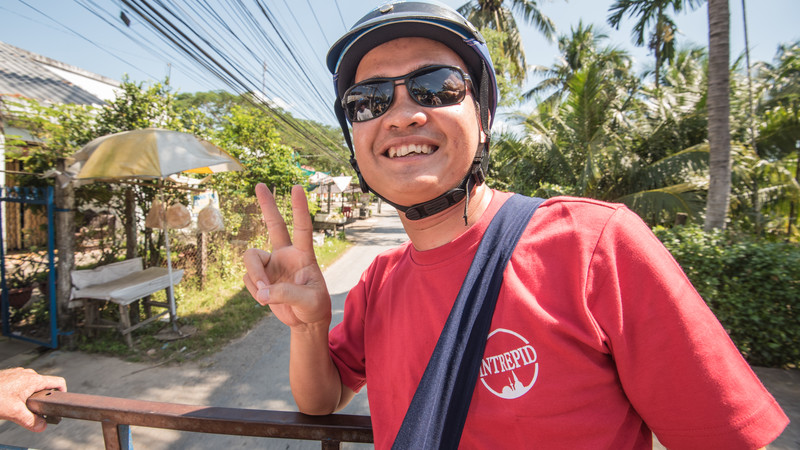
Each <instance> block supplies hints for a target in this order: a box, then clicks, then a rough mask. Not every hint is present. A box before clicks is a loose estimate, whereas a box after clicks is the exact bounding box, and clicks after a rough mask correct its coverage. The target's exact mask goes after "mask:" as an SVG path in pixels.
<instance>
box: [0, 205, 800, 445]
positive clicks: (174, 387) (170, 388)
mask: <svg viewBox="0 0 800 450" xmlns="http://www.w3.org/2000/svg"><path fill="white" fill-rule="evenodd" d="M347 234H348V238H350V239H352V240H353V241H355V242H356V243H357V244H358V245H356V246H354V247H352V248H351V249H350V250H349V251H348V252H347V253H346V254H345V255H344V256H343V257H342V258H341V259H339V260H338V261H337V262H336V263H334V264H333V265H331V266H330V267H328V268H325V279H326V282H327V284H328V289H329V290H330V292H331V295H332V299H333V320H334V323H338V322H339V321H341V318H342V313H343V309H344V308H343V305H344V298H345V296H346V294H347V291H348V290H349V289H350V288H351V287H352V286H353V285H355V283H356V281H357V280H358V277H359V276H360V274H361V272H362V271H363V270H364V269H365V268H366V267H367V265H368V264H369V263H370V262H371V261H372V259H373V258H374V257H375V255H377V254H378V253H380V252H382V251H384V250H385V249H387V248H389V247H393V246H396V245H398V244H400V243H402V242H404V241H405V240H406V239H407V238H406V235H405V233H404V232H403V230H402V227H401V225H400V221H399V220H398V219H397V216H396V214H395V213H394V211H393V210H392V209H391V208H389V207H386V206H384V207H383V208H382V214H375V215H373V217H371V218H370V219H366V220H363V221H359V222H356V224H353V225H351V226H348V228H347ZM253 307H254V308H257V307H258V306H257V305H256V304H255V303H254V306H253ZM17 342H18V341H14V343H9V342H8V341H0V347H3V346H7V345H21V344H17ZM0 353H2V352H0ZM36 356H37V354H36V352H34V351H28V352H27V353H22V354H21V355H18V357H16V358H11V359H5V360H0V369H2V368H5V367H13V366H18V365H24V366H26V367H32V368H34V369H36V370H38V371H40V372H44V373H48V374H55V375H61V376H63V377H65V378H66V379H67V384H68V386H69V389H70V391H73V392H79V393H84V394H95V395H107V396H113V397H122V398H136V399H142V400H154V401H164V402H174V403H184V404H192V405H213V406H227V407H237V408H253V409H270V410H286V411H294V410H296V408H295V406H294V402H293V400H292V396H291V392H290V390H289V384H288V360H289V358H288V333H287V329H286V327H285V326H284V325H283V324H281V323H280V322H279V321H278V320H277V319H275V318H274V317H267V318H265V319H264V320H262V321H261V322H260V323H259V325H258V326H257V327H256V328H255V329H254V330H253V331H251V332H250V333H249V334H247V335H246V336H244V337H243V338H241V339H240V340H238V341H236V342H233V343H231V344H230V345H229V346H228V347H226V348H225V349H224V350H223V351H221V352H220V353H218V354H216V355H213V356H211V357H208V358H206V359H203V360H201V361H198V362H195V363H185V364H181V365H180V366H157V367H152V366H150V365H147V364H141V363H130V362H124V361H120V360H118V359H116V358H107V357H101V356H97V355H87V354H83V353H79V352H60V351H55V352H49V353H46V354H44V355H43V356H39V357H36ZM0 359H2V358H0ZM755 370H756V373H757V374H758V375H759V377H760V378H761V379H762V381H763V382H764V384H765V385H766V386H767V388H768V389H769V390H770V392H772V394H773V395H775V396H776V398H778V401H779V402H781V404H782V406H783V408H784V410H785V411H786V412H787V414H789V416H790V417H791V418H792V419H793V423H792V424H790V426H789V429H787V430H786V431H785V432H784V433H783V435H781V437H780V438H779V439H778V441H776V442H775V443H774V444H773V445H771V446H769V448H770V449H771V450H789V449H798V448H800V370H791V371H788V370H779V369H764V368H755ZM343 412H344V413H347V414H369V408H368V406H367V399H366V391H363V392H362V393H361V394H359V395H357V396H356V398H355V399H354V401H353V402H352V403H351V404H350V405H348V407H347V408H345V410H344V411H343ZM133 442H134V446H135V448H139V449H153V450H159V449H167V448H172V449H184V448H187V449H188V448H191V449H212V448H213V449H219V448H260V449H261V448H267V449H279V448H280V449H306V448H308V449H318V448H319V443H316V442H301V441H281V440H266V439H255V438H245V437H237V436H216V435H206V434H193V433H179V432H174V431H168V430H155V429H146V428H134V429H133ZM2 444H7V445H16V446H26V447H31V448H41V449H74V448H81V449H101V448H103V442H102V434H101V429H100V425H99V424H97V423H94V422H83V421H78V420H69V419H65V420H64V421H62V422H61V423H60V424H59V425H56V426H51V427H50V428H49V429H48V430H47V431H46V432H44V433H40V434H36V433H31V432H28V431H26V430H24V429H22V428H20V427H17V426H16V425H13V424H11V423H4V422H0V448H2ZM343 447H345V448H370V447H371V446H357V445H351V446H349V447H348V446H347V445H343ZM654 448H655V449H660V448H663V447H660V446H658V444H656V445H655V446H654Z"/></svg>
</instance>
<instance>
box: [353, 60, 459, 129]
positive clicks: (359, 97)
mask: <svg viewBox="0 0 800 450" xmlns="http://www.w3.org/2000/svg"><path fill="white" fill-rule="evenodd" d="M400 79H403V80H404V81H405V85H406V88H407V89H408V93H409V94H410V95H411V97H412V98H413V99H414V101H416V102H417V103H419V104H420V105H422V106H431V107H433V106H449V105H455V104H456V103H459V102H461V101H462V100H464V97H465V96H466V94H467V83H466V81H465V80H464V75H463V74H462V73H461V72H460V71H459V70H458V69H456V68H454V67H430V68H425V69H421V70H419V71H415V72H412V73H411V74H409V75H406V76H404V77H397V78H390V79H383V80H375V81H366V82H364V83H362V84H357V85H355V86H353V87H351V88H350V89H348V90H347V91H346V92H345V101H344V107H345V113H346V114H347V118H348V119H349V120H350V122H352V123H355V122H364V121H367V120H370V119H374V118H376V117H378V116H381V115H382V114H383V113H385V112H386V110H387V109H389V106H390V105H391V104H392V98H393V97H394V87H395V82H394V80H400Z"/></svg>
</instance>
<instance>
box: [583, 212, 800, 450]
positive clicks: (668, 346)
mask: <svg viewBox="0 0 800 450" xmlns="http://www.w3.org/2000/svg"><path fill="white" fill-rule="evenodd" d="M586 298H587V301H588V303H589V304H588V306H589V308H590V310H591V313H592V315H593V317H594V318H595V320H596V322H597V326H598V329H599V332H600V333H601V334H602V336H603V337H604V339H605V342H606V345H607V346H608V347H609V350H610V353H611V355H612V357H613V358H614V363H615V364H616V366H617V371H618V374H619V377H620V382H621V384H622V386H623V388H624V390H625V394H626V395H627V396H628V398H629V399H630V401H631V403H632V405H633V406H634V408H635V409H636V411H637V412H638V413H639V415H640V416H641V417H642V419H643V420H644V421H645V423H647V425H648V426H649V427H650V429H651V430H652V431H653V432H654V433H655V434H656V436H657V437H658V439H659V441H660V442H661V443H662V444H664V445H665V446H667V447H668V448H704V449H714V448H719V449H734V448H757V447H761V446H764V445H766V444H767V443H769V442H771V441H772V440H774V439H775V438H776V437H777V436H778V435H779V434H780V433H781V431H782V430H783V429H784V428H785V427H786V425H787V424H788V418H787V417H786V415H785V414H784V413H783V411H782V410H781V408H780V407H779V406H778V404H777V402H776V401H775V399H774V398H773V397H772V396H771V395H770V394H769V392H767V390H766V389H765V388H764V386H763V385H762V384H761V382H760V381H759V380H758V378H757V377H756V375H755V374H754V373H753V371H752V370H751V369H750V367H749V365H748V364H747V362H746V361H745V360H744V359H743V358H742V356H741V354H740V353H739V351H738V349H737V348H736V347H735V345H734V344H733V342H731V340H730V338H729V337H728V335H727V333H726V332H725V330H724V329H723V327H722V325H721V324H720V323H719V321H717V319H716V317H715V316H714V315H713V313H712V312H711V310H710V309H709V308H708V307H707V305H706V303H705V302H704V301H703V299H702V298H701V297H700V296H699V294H698V293H697V291H696V290H695V289H694V287H693V286H692V285H691V283H690V282H689V280H688V279H687V277H686V276H685V274H684V273H683V270H682V269H681V268H680V266H679V265H678V263H677V262H676V261H675V260H674V259H673V258H672V256H671V255H670V253H669V251H668V250H667V249H666V248H664V246H663V245H662V244H661V242H660V241H658V238H656V237H655V236H654V235H653V234H652V232H651V231H650V229H649V228H648V227H647V226H646V225H645V224H644V223H643V222H642V221H641V219H640V218H639V217H638V216H637V215H636V214H634V213H632V212H631V211H630V210H628V209H627V208H621V209H619V210H617V211H616V212H614V214H613V215H612V216H611V217H610V219H609V221H608V222H607V224H606V226H605V228H604V229H603V231H602V234H601V235H600V238H599V240H598V244H597V248H596V250H595V253H594V255H593V257H592V261H591V264H590V268H589V274H588V277H587V293H586Z"/></svg>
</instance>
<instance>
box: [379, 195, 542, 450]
mask: <svg viewBox="0 0 800 450" xmlns="http://www.w3.org/2000/svg"><path fill="white" fill-rule="evenodd" d="M543 201H544V200H543V199H541V198H531V197H525V196H523V195H519V194H515V195H512V196H511V197H510V198H509V199H508V200H506V202H505V203H504V204H503V206H502V207H501V208H500V210H499V211H498V212H497V214H496V215H495V216H494V218H492V222H491V223H490V224H489V227H488V228H487V229H486V233H485V234H484V235H483V239H482V240H481V243H480V245H479V246H478V251H477V253H476V254H475V258H474V259H473V260H472V265H471V266H470V268H469V271H468V272H467V276H466V278H465V279H464V283H463V284H462V285H461V290H460V291H459V293H458V297H456V301H455V304H454V305H453V309H452V310H451V311H450V316H449V317H448V318H447V322H446V323H445V325H444V329H442V334H441V335H440V336H439V341H438V342H437V343H436V347H435V348H434V350H433V355H431V359H430V361H429V362H428V366H427V367H426V368H425V373H424V374H423V375H422V380H420V383H419V386H417V391H416V392H415V393H414V398H413V399H412V400H411V405H409V407H408V411H407V412H406V416H405V418H404V419H403V424H402V426H401V427H400V431H399V432H398V433H397V437H396V438H395V442H394V445H393V447H392V448H393V449H407V448H415V449H440V448H453V449H455V448H458V443H459V441H460V440H461V432H462V430H463V429H464V422H465V421H466V419H467V411H468V410H469V404H470V402H471V401H472V394H473V392H474V390H475V384H476V383H477V381H478V373H479V370H480V364H481V360H482V358H483V352H484V349H485V348H486V337H487V336H488V334H489V328H490V326H491V323H492V315H493V314H494V307H495V304H496V303H497V296H498V294H499V293H500V286H501V285H502V283H503V272H504V271H505V267H506V264H507V263H508V260H509V258H511V254H512V253H513V252H514V248H515V247H516V245H517V241H519V238H520V236H522V232H523V231H524V230H525V228H526V227H527V226H528V223H529V222H530V219H531V217H532V216H533V213H534V212H535V211H536V209H537V208H538V207H539V205H540V204H542V202H543Z"/></svg>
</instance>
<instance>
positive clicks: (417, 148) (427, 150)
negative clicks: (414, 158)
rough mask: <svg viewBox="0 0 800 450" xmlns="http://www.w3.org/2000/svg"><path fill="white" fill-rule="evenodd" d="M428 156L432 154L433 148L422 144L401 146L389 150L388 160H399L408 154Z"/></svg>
mask: <svg viewBox="0 0 800 450" xmlns="http://www.w3.org/2000/svg"><path fill="white" fill-rule="evenodd" d="M412 153H415V154H421V155H429V154H431V153H433V146H431V145H424V144H411V145H403V146H400V147H392V148H390V149H389V152H388V154H389V158H400V157H403V156H406V155H409V154H412Z"/></svg>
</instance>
